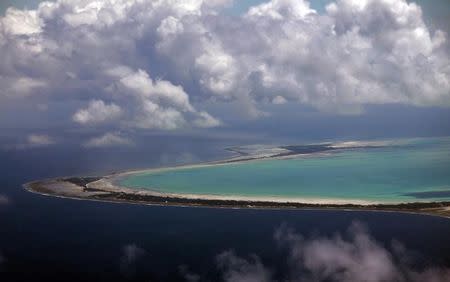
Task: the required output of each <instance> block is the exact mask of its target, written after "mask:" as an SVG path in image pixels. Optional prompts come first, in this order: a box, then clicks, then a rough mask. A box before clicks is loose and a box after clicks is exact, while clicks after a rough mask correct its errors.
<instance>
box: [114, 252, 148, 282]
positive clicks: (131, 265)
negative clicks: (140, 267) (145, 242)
mask: <svg viewBox="0 0 450 282" xmlns="http://www.w3.org/2000/svg"><path fill="white" fill-rule="evenodd" d="M145 254H146V251H145V250H144V249H142V248H140V247H139V246H137V245H136V244H129V245H125V246H124V247H123V248H122V256H121V258H120V273H121V274H122V275H123V276H125V277H127V278H132V277H133V276H134V275H135V274H136V264H137V262H138V260H139V259H140V258H141V257H143V256H144V255H145Z"/></svg>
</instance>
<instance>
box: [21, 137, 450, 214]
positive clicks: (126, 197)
mask: <svg viewBox="0 0 450 282" xmlns="http://www.w3.org/2000/svg"><path fill="white" fill-rule="evenodd" d="M324 146H325V147H324V148H325V149H324V150H322V151H320V150H319V151H317V152H291V151H287V152H283V153H282V154H279V151H276V153H275V154H272V155H271V154H265V155H258V154H254V155H241V156H237V157H232V158H229V159H225V160H220V161H212V162H206V163H200V164H190V165H180V166H174V167H162V168H152V169H137V170H127V171H122V172H114V173H112V174H108V175H105V176H101V177H59V178H53V179H45V180H38V181H32V182H28V183H25V184H24V185H23V186H24V188H25V189H26V190H27V191H29V192H33V193H37V194H42V195H46V196H54V197H61V198H70V199H78V200H92V201H103V202H114V203H131V204H143V205H158V206H183V207H210V208H232V209H244V208H246V209H248V208H250V209H327V210H355V211H386V212H406V213H415V214H426V215H434V216H440V217H445V218H450V201H437V202H426V201H415V202H375V201H368V200H359V199H336V198H299V197H295V198H294V197H277V196H241V195H206V194H181V193H165V192H164V193H163V192H158V191H152V190H139V189H134V188H128V187H123V186H120V185H119V184H118V179H120V178H122V177H125V176H129V175H131V174H140V173H152V172H160V171H167V170H175V169H189V168H199V167H207V166H218V165H227V164H229V163H234V162H251V161H260V160H265V159H286V158H293V157H295V158H298V157H305V158H307V157H311V156H314V157H318V156H326V155H329V154H330V153H331V152H330V151H332V150H333V151H339V150H342V148H335V149H329V148H332V146H330V145H324ZM370 147H373V146H370ZM349 148H350V149H354V148H361V146H360V145H358V144H357V146H353V147H349ZM346 149H347V148H346Z"/></svg>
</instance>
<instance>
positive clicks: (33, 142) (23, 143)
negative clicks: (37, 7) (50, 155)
mask: <svg viewBox="0 0 450 282" xmlns="http://www.w3.org/2000/svg"><path fill="white" fill-rule="evenodd" d="M56 143H57V142H56V141H55V139H53V137H51V136H50V135H47V134H36V133H33V134H29V135H27V136H26V137H25V138H23V139H22V140H19V141H18V142H17V143H15V144H6V145H4V146H2V148H3V149H4V150H25V149H33V148H42V147H48V146H51V145H55V144H56Z"/></svg>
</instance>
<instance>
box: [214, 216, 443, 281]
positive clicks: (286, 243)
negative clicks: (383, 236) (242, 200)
mask: <svg viewBox="0 0 450 282" xmlns="http://www.w3.org/2000/svg"><path fill="white" fill-rule="evenodd" d="M274 238H275V241H276V242H277V244H278V245H279V246H280V247H281V248H282V249H284V250H286V251H287V263H288V266H287V271H286V272H285V273H282V276H283V277H282V278H283V280H286V281H293V282H294V281H299V282H301V281H337V282H338V281H347V282H351V281H368V282H381V281H435V282H438V281H443V282H445V281H450V269H448V268H437V267H431V268H425V269H419V268H417V267H415V266H413V264H412V256H411V255H410V254H409V253H408V252H407V251H406V250H405V248H404V247H403V246H402V245H401V244H399V243H398V242H395V241H394V242H393V244H392V250H391V251H390V250H388V249H387V248H385V247H384V246H383V245H382V244H380V243H379V242H377V241H376V240H375V239H374V238H372V237H371V236H370V235H369V233H368V231H367V230H366V228H365V227H364V226H363V225H361V224H360V223H357V222H356V223H353V224H352V226H351V227H350V228H349V229H348V231H347V234H346V236H342V235H341V234H336V235H335V236H333V237H331V238H329V237H315V238H304V237H303V236H301V235H300V234H297V233H296V232H295V231H294V230H293V229H291V228H289V227H288V226H286V225H282V226H281V227H280V228H278V229H277V230H276V232H275V236H274ZM217 261H218V267H219V269H220V270H222V276H223V279H224V280H225V281H233V282H239V281H275V279H274V278H273V275H272V274H271V272H270V270H269V269H268V268H267V267H265V266H264V265H263V264H262V262H261V260H260V259H259V258H258V257H257V256H254V255H253V256H251V258H250V259H245V258H241V257H239V256H236V255H235V254H234V252H232V251H228V252H224V253H222V254H221V255H219V256H218V258H217Z"/></svg>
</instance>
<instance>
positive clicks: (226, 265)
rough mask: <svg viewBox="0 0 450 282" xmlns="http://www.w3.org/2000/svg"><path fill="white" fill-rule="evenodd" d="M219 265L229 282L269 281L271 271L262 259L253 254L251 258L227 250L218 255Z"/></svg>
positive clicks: (225, 279) (224, 277)
mask: <svg viewBox="0 0 450 282" xmlns="http://www.w3.org/2000/svg"><path fill="white" fill-rule="evenodd" d="M217 265H218V267H219V269H220V270H222V271H223V279H224V281H227V282H234V281H246V282H269V281H271V272H270V271H269V270H268V269H267V268H266V267H264V266H263V264H262V263H261V261H260V259H259V258H258V257H257V256H255V255H252V256H251V258H250V259H249V260H246V259H243V258H240V257H238V256H236V254H235V253H234V252H233V251H226V252H223V253H221V254H220V255H218V256H217Z"/></svg>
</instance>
